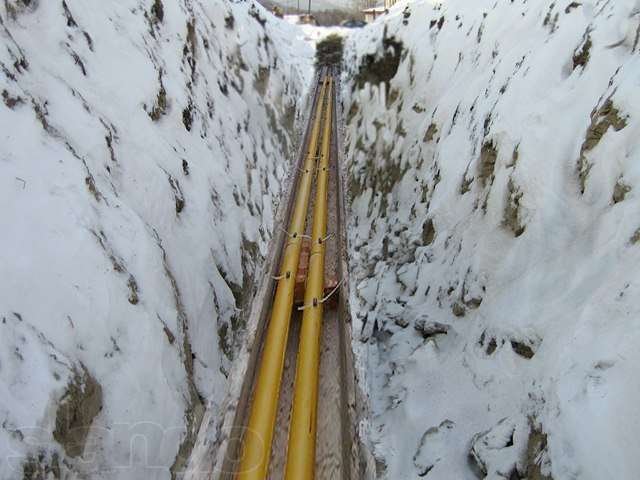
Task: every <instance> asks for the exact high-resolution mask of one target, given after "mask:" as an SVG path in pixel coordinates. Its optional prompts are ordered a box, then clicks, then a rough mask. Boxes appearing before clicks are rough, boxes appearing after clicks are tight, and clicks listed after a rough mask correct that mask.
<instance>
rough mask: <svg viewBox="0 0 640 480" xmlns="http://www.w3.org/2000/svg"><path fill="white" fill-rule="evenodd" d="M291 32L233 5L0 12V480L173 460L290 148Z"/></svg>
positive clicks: (265, 228) (231, 337)
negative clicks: (0, 97)
mask: <svg viewBox="0 0 640 480" xmlns="http://www.w3.org/2000/svg"><path fill="white" fill-rule="evenodd" d="M299 35H300V34H299V32H298V31H297V30H295V29H294V27H291V26H288V25H286V24H284V22H281V21H278V20H277V19H275V18H274V17H272V16H271V15H269V14H267V13H266V12H265V11H264V10H262V9H261V7H257V6H255V5H253V4H252V3H250V2H243V3H238V4H232V3H230V2H227V1H223V0H208V1H205V0H179V1H166V0H145V1H142V0H125V1H117V2H116V1H94V2H84V1H81V0H58V1H49V0H40V1H38V0H30V1H27V0H6V1H4V2H2V4H1V5H0V43H1V48H0V91H1V95H2V99H1V101H0V202H1V205H2V209H1V211H0V232H1V233H0V251H1V252H2V253H1V254H0V273H1V278H0V318H1V323H0V456H1V457H2V458H1V460H0V478H3V479H5V478H6V479H8V478H25V479H35V478H45V477H46V478H49V476H51V475H52V476H53V477H55V478H62V477H64V478H68V475H69V474H71V476H73V477H75V476H80V477H82V478H109V479H113V478H170V477H175V476H176V475H177V474H178V473H179V472H180V470H181V469H182V468H183V466H184V463H185V460H186V457H187V455H188V454H189V452H190V449H191V447H192V445H193V442H194V441H195V436H196V433H197V428H198V426H199V422H200V419H201V418H202V413H203V410H204V408H205V407H206V406H207V405H210V406H211V408H212V409H215V408H216V405H217V404H218V403H219V402H220V401H221V399H222V398H223V397H224V395H225V390H226V387H227V385H228V381H229V380H228V378H227V376H228V372H229V370H230V364H231V362H233V359H234V353H235V352H237V348H238V345H239V343H240V342H241V333H242V330H243V325H242V318H243V317H242V312H243V309H244V308H245V307H246V303H247V300H248V299H250V297H251V292H252V288H253V281H252V280H253V275H254V272H255V271H256V268H257V267H259V266H260V265H261V263H262V261H263V259H264V256H265V254H266V251H267V245H268V242H269V240H270V238H271V234H272V232H273V231H274V228H275V226H274V224H273V219H274V212H275V209H276V208H277V206H278V202H279V199H280V195H281V193H282V192H281V189H282V185H283V180H284V179H285V178H286V175H287V173H288V166H289V162H290V161H291V159H292V157H293V155H292V153H294V152H295V150H296V146H295V144H294V143H295V136H294V125H295V123H296V119H297V117H298V115H299V112H298V107H299V106H300V105H302V103H303V102H300V98H302V97H303V96H304V95H305V92H306V89H307V86H308V83H309V81H310V74H311V62H312V58H311V57H312V55H313V52H312V51H311V52H310V51H309V47H306V46H304V45H305V44H303V42H302V40H298V36H299ZM88 426H90V427H91V428H90V429H88V428H86V427H88Z"/></svg>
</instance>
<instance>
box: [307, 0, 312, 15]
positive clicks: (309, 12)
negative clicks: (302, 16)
mask: <svg viewBox="0 0 640 480" xmlns="http://www.w3.org/2000/svg"><path fill="white" fill-rule="evenodd" d="M307 13H308V14H309V15H311V0H309V11H308V12H307Z"/></svg>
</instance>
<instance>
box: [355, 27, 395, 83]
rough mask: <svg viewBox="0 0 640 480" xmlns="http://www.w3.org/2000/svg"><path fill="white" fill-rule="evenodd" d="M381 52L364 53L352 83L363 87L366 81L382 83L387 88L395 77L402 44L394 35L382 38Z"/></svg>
mask: <svg viewBox="0 0 640 480" xmlns="http://www.w3.org/2000/svg"><path fill="white" fill-rule="evenodd" d="M381 50H382V53H381V52H380V51H378V52H376V53H375V54H369V55H365V56H364V58H363V59H362V63H361V64H360V68H359V69H358V73H357V74H356V76H355V83H354V85H355V86H357V88H363V87H364V86H365V85H366V84H367V83H371V84H374V85H379V84H380V83H384V84H386V86H387V91H388V90H389V82H390V81H391V79H392V78H393V77H395V75H396V73H397V72H398V67H399V66H400V60H401V58H402V53H403V51H404V45H403V44H402V42H401V41H400V40H397V39H396V38H395V37H387V36H386V31H385V35H384V36H383V38H382V49H381Z"/></svg>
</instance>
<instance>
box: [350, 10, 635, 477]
mask: <svg viewBox="0 0 640 480" xmlns="http://www.w3.org/2000/svg"><path fill="white" fill-rule="evenodd" d="M639 40H640V2H638V1H637V0H616V1H609V0H597V1H594V0H584V1H580V2H573V1H570V0H558V1H555V2H552V1H549V0H543V1H523V0H515V1H513V0H497V1H494V0H492V1H484V0H482V1H468V0H448V1H443V2H433V1H420V2H415V3H409V4H408V5H400V6H398V7H395V8H394V9H393V10H392V11H391V13H390V14H389V15H388V16H385V17H383V18H381V19H379V20H378V21H377V22H376V23H375V24H374V25H373V26H371V27H368V28H365V29H363V30H362V31H359V32H355V33H354V34H353V35H352V36H350V37H349V39H348V42H347V47H346V48H347V53H346V55H347V56H346V59H345V66H346V72H345V73H344V80H345V91H344V92H343V94H344V96H343V101H344V108H345V112H346V115H347V118H346V132H345V142H346V145H345V150H346V158H347V159H348V162H349V164H348V166H347V168H348V172H349V175H350V185H349V189H350V192H349V193H350V198H351V208H350V212H349V216H350V223H349V241H350V255H351V260H350V265H351V280H352V289H351V291H352V298H351V305H352V310H353V314H354V335H355V338H354V348H355V350H356V353H357V358H358V368H359V369H360V372H361V375H362V376H363V378H364V379H365V381H364V387H365V390H366V391H367V393H368V395H369V401H370V409H371V419H370V422H369V435H370V442H371V446H372V449H373V452H374V455H375V457H376V460H377V465H378V474H379V476H380V477H381V478H389V479H398V478H417V477H418V476H419V477H425V478H428V479H442V480H450V479H472V478H489V479H500V478H504V479H507V478H508V479H513V478H529V479H544V478H554V479H581V480H582V479H594V480H595V479H604V478H617V479H628V480H631V479H635V478H637V477H638V472H640V456H639V455H638V452H640V413H639V411H638V405H639V404H640V375H639V374H638V373H639V372H640V370H639V367H638V366H639V365H640V350H639V349H638V343H639V341H640V322H639V321H638V318H639V315H640V303H639V302H638V298H639V295H640V274H639V273H638V265H640V202H639V197H638V194H637V190H638V188H640V142H638V139H639V138H640V123H639V122H638V112H639V111H640V88H639V86H640V85H639V83H640V44H639Z"/></svg>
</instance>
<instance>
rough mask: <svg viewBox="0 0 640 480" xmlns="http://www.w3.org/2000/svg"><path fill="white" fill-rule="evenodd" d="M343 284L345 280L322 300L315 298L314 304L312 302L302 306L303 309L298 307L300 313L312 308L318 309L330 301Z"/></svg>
mask: <svg viewBox="0 0 640 480" xmlns="http://www.w3.org/2000/svg"><path fill="white" fill-rule="evenodd" d="M343 283H344V278H343V279H342V280H340V282H339V283H338V284H337V285H336V286H335V288H334V289H333V290H331V292H329V294H328V295H327V296H325V297H324V298H323V299H322V300H318V299H317V298H314V299H313V302H311V303H310V304H307V305H302V306H301V307H298V311H302V310H306V309H307V308H311V307H313V308H316V307H317V306H318V305H321V304H323V303H324V302H326V301H327V300H329V299H330V298H331V296H332V295H333V294H334V293H336V291H337V290H338V289H339V288H340V286H341V285H342V284H343Z"/></svg>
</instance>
